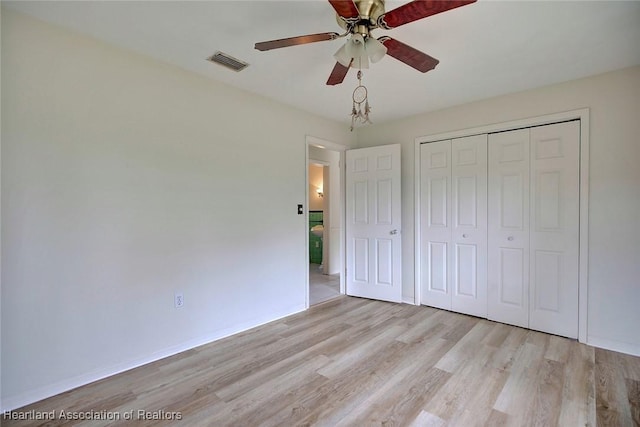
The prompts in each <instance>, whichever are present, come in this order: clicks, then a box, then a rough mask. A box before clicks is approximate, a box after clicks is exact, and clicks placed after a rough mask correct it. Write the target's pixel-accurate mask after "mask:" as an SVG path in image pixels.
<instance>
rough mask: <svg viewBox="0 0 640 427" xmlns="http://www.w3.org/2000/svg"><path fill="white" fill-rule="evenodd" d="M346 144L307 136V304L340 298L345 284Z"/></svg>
mask: <svg viewBox="0 0 640 427" xmlns="http://www.w3.org/2000/svg"><path fill="white" fill-rule="evenodd" d="M345 150H346V147H343V146H341V145H338V144H334V143H331V142H329V141H324V140H319V139H317V138H313V137H307V155H306V167H307V171H306V178H307V179H306V183H307V209H306V224H305V226H306V235H307V238H306V243H307V244H306V248H305V251H306V253H307V256H306V257H305V258H306V261H307V266H308V275H307V287H306V294H307V307H309V306H311V305H315V304H319V303H322V302H325V301H328V300H330V299H333V298H336V297H339V296H340V295H342V294H344V293H345V287H344V277H343V276H344V274H343V272H344V226H343V224H344V191H343V188H344V185H343V182H344V176H343V174H344V172H343V170H342V167H341V165H343V164H344V162H343V159H342V157H343V156H344V151H345Z"/></svg>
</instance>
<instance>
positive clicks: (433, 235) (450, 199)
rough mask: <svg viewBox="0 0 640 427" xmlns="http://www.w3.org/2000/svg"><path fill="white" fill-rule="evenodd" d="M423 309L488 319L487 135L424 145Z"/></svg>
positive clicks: (422, 217) (422, 223) (422, 222)
mask: <svg viewBox="0 0 640 427" xmlns="http://www.w3.org/2000/svg"><path fill="white" fill-rule="evenodd" d="M420 150H421V153H420V161H421V171H422V173H421V181H422V182H421V192H422V193H421V198H420V200H421V212H422V214H421V233H422V236H421V239H420V240H421V245H422V247H421V254H422V262H421V265H422V268H421V275H422V277H421V286H422V288H421V291H422V292H421V293H422V304H426V305H430V306H433V307H439V308H444V309H447V310H453V311H457V312H460V313H466V314H471V315H474V316H480V317H486V316H487V135H476V136H470V137H465V138H457V139H453V140H447V141H440V142H434V143H429V144H422V145H421V146H420Z"/></svg>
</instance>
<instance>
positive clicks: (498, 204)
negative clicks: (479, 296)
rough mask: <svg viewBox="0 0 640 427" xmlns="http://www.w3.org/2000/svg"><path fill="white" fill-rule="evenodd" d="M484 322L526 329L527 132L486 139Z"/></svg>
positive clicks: (527, 267) (527, 290)
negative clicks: (486, 229)
mask: <svg viewBox="0 0 640 427" xmlns="http://www.w3.org/2000/svg"><path fill="white" fill-rule="evenodd" d="M488 152H489V156H488V158H489V165H488V170H489V173H488V180H489V181H488V204H489V206H488V226H489V238H488V240H489V243H488V257H489V262H488V266H489V269H488V318H489V319H491V320H496V321H498V322H503V323H508V324H511V325H516V326H521V327H525V328H528V327H529V129H520V130H514V131H508V132H502V133H496V134H490V135H489V141H488Z"/></svg>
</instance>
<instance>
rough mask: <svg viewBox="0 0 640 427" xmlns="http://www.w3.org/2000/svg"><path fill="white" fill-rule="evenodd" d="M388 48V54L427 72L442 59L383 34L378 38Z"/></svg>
mask: <svg viewBox="0 0 640 427" xmlns="http://www.w3.org/2000/svg"><path fill="white" fill-rule="evenodd" d="M378 41H380V42H381V43H382V44H384V46H385V47H386V48H387V55H391V56H393V57H394V58H396V59H397V60H398V61H401V62H404V63H405V64H407V65H408V66H410V67H413V68H415V69H416V70H418V71H420V72H423V73H426V72H427V71H429V70H433V69H434V68H436V65H438V63H439V62H440V61H438V60H437V59H435V58H432V57H431V56H429V55H427V54H426V53H423V52H420V51H419V50H418V49H414V48H412V47H411V46H409V45H406V44H404V43H402V42H399V41H398V40H396V39H392V38H391V37H387V36H383V37H380V38H379V39H378Z"/></svg>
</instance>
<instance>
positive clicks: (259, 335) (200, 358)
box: [0, 297, 640, 427]
mask: <svg viewBox="0 0 640 427" xmlns="http://www.w3.org/2000/svg"><path fill="white" fill-rule="evenodd" d="M52 369H54V367H52ZM52 410H53V411H56V413H60V411H66V412H67V413H68V412H71V413H73V412H81V411H85V412H90V411H94V412H99V411H108V412H114V413H119V414H123V413H125V412H126V413H130V411H134V412H132V413H135V414H136V415H137V411H139V410H142V411H143V413H144V412H150V413H154V412H155V413H165V414H166V413H169V414H172V413H177V414H180V417H181V419H180V420H176V419H160V420H158V419H155V420H154V419H136V418H134V420H133V421H125V420H120V421H119V422H116V423H113V422H111V421H108V420H85V421H83V422H79V421H74V420H69V419H66V420H65V419H59V418H58V419H54V420H36V419H23V420H19V419H11V417H8V416H7V415H6V414H5V415H4V416H3V415H2V414H0V417H2V418H1V419H0V421H1V425H2V426H3V427H14V426H18V427H36V426H45V425H46V426H74V427H78V426H80V427H84V426H87V427H96V426H107V425H109V426H135V427H138V426H143V427H144V426H154V427H155V426H188V427H199V426H203V427H204V426H243V427H244V426H254V425H255V426H278V427H280V426H298V425H299V426H303V425H308V426H311V425H313V426H331V427H334V426H337V425H350V426H383V425H385V426H390V425H398V426H408V425H411V426H438V427H440V426H453V427H456V426H482V425H485V426H491V427H495V426H525V425H545V426H547V425H548V426H554V425H556V426H561V427H564V426H590V427H593V426H595V425H604V426H609V425H611V426H627V425H629V426H633V425H637V424H639V423H640V358H638V357H634V356H629V355H624V354H620V353H615V352H611V351H607V350H601V349H594V348H593V347H589V346H586V345H584V344H579V343H577V342H575V341H573V340H568V339H564V338H561V337H556V336H552V335H547V334H544V333H540V332H534V331H528V330H526V329H522V328H517V327H513V326H508V325H503V324H499V323H495V322H490V321H487V320H482V319H478V318H475V317H471V316H466V315H461V314H456V313H451V312H448V311H443V310H436V309H433V308H428V307H416V306H411V305H403V304H393V303H387V302H380V301H371V300H366V299H362V298H351V297H341V298H337V299H335V300H332V301H328V302H326V303H324V304H320V305H318V306H314V307H313V308H311V309H309V310H308V311H305V312H303V313H298V314H295V315H293V316H289V317H287V318H284V319H279V320H277V321H274V322H271V323H268V324H265V325H262V326H260V327H257V328H254V329H251V330H249V331H245V332H242V333H240V334H237V335H234V336H231V337H227V338H224V339H221V340H218V341H216V342H213V343H210V344H207V345H203V346H200V347H198V348H195V349H192V350H189V351H186V352H183V353H180V354H178V355H175V356H172V357H168V358H165V359H162V360H159V361H157V362H154V363H150V364H148V365H145V366H141V367H139V368H136V369H132V370H130V371H128V372H123V373H121V374H118V375H115V376H113V377H110V378H106V379H104V380H101V381H97V382H95V383H92V384H88V385H86V386H84V387H80V388H78V389H75V390H71V391H69V392H66V393H62V394H60V395H57V396H53V397H51V398H49V399H46V400H43V401H41V402H37V403H34V404H31V405H28V406H26V407H24V408H20V409H18V410H16V411H13V412H12V413H13V414H17V413H22V414H26V413H28V412H27V411H34V412H44V411H47V412H50V411H52Z"/></svg>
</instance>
